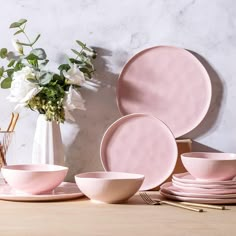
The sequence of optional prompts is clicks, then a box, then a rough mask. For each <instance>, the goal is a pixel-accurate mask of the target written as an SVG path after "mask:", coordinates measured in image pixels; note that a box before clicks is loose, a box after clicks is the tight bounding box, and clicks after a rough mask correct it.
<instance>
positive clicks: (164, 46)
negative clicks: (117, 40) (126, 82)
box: [116, 45, 212, 138]
mask: <svg viewBox="0 0 236 236" xmlns="http://www.w3.org/2000/svg"><path fill="white" fill-rule="evenodd" d="M158 48H170V49H175V50H180V51H182V52H185V53H186V54H187V55H188V56H190V57H192V58H193V60H195V61H196V62H197V64H199V66H200V67H201V68H202V70H203V71H204V73H205V74H206V76H207V77H208V79H207V81H208V83H207V84H208V86H207V87H208V90H209V99H208V104H207V105H206V108H205V110H204V112H203V115H202V117H201V118H199V121H198V122H195V123H196V124H195V125H194V126H193V127H192V128H191V129H189V130H188V131H185V132H181V133H180V134H177V135H175V134H174V133H173V134H174V137H175V138H179V137H181V136H183V135H185V134H187V133H189V132H191V131H192V130H194V129H195V128H196V127H197V126H198V125H199V124H200V123H201V122H202V121H203V120H204V118H205V117H206V115H207V113H208V111H209V109H210V105H211V101H212V83H211V78H210V75H209V73H208V71H207V70H206V68H205V66H204V65H203V64H202V63H201V62H200V61H199V60H198V58H197V57H196V56H194V55H193V54H192V53H191V52H190V49H189V50H188V49H185V48H181V47H177V46H173V45H156V46H152V47H148V48H145V49H143V50H141V51H139V52H137V53H136V54H134V55H133V56H132V57H131V58H129V59H128V61H127V62H126V63H125V64H124V66H123V67H122V69H121V72H120V74H119V76H118V79H117V83H116V104H117V107H118V110H119V113H120V114H121V115H122V116H124V115H129V114H133V113H128V114H126V113H125V112H124V111H122V109H121V103H120V98H119V97H120V96H119V93H120V92H119V91H120V81H121V78H122V76H123V74H124V73H125V69H126V68H127V67H128V66H129V64H131V63H132V62H133V61H134V60H135V59H136V58H137V57H139V56H140V55H141V54H143V53H145V52H148V51H150V50H154V49H158ZM167 125H168V124H167Z"/></svg>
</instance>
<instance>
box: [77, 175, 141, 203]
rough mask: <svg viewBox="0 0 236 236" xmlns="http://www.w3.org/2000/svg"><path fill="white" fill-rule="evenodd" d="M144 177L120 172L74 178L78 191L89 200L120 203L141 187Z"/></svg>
mask: <svg viewBox="0 0 236 236" xmlns="http://www.w3.org/2000/svg"><path fill="white" fill-rule="evenodd" d="M143 180H144V176H143V175H140V174H130V173H122V172H88V173H83V174H78V175H76V176H75V181H76V184H77V185H78V187H79V189H80V190H81V191H82V192H83V193H84V194H85V195H86V196H87V197H89V198H90V199H91V200H96V201H99V202H105V203H120V202H124V201H126V200H128V199H129V198H130V197H132V196H133V195H134V194H135V193H136V192H137V191H138V190H139V188H140V187H141V185H142V183H143Z"/></svg>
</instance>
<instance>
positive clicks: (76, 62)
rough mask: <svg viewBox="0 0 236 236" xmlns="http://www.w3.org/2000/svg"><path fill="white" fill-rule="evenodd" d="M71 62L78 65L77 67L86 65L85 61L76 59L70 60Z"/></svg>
mask: <svg viewBox="0 0 236 236" xmlns="http://www.w3.org/2000/svg"><path fill="white" fill-rule="evenodd" d="M69 60H70V62H71V63H73V64H77V65H85V64H84V62H83V61H81V60H77V59H74V58H69Z"/></svg>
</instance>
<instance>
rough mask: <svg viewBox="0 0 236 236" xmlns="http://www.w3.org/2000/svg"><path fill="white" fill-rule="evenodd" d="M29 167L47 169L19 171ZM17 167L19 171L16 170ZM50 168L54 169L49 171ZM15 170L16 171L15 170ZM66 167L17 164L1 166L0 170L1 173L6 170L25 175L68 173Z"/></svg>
mask: <svg viewBox="0 0 236 236" xmlns="http://www.w3.org/2000/svg"><path fill="white" fill-rule="evenodd" d="M27 166H28V167H29V166H32V167H33V166H35V167H36V166H37V167H45V166H47V167H49V168H48V169H47V170H46V169H44V170H43V169H42V170H27V169H20V167H27ZM17 167H18V168H19V169H17ZM50 167H52V168H55V169H50ZM15 168H16V169H15ZM68 169H69V168H68V167H66V166H61V165H53V164H17V165H6V166H3V167H2V168H1V170H2V171H4V170H6V171H17V172H21V173H23V172H27V173H30V172H31V173H32V172H33V173H46V172H60V171H66V170H67V171H68Z"/></svg>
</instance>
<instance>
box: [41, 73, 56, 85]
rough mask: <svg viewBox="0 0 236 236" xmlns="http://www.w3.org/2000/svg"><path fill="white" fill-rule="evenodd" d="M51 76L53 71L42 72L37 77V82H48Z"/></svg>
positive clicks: (43, 83)
mask: <svg viewBox="0 0 236 236" xmlns="http://www.w3.org/2000/svg"><path fill="white" fill-rule="evenodd" d="M52 78H53V73H51V72H43V73H42V74H41V76H40V77H39V83H40V84H42V85H45V84H48V83H49V82H50V81H51V80H52Z"/></svg>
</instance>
